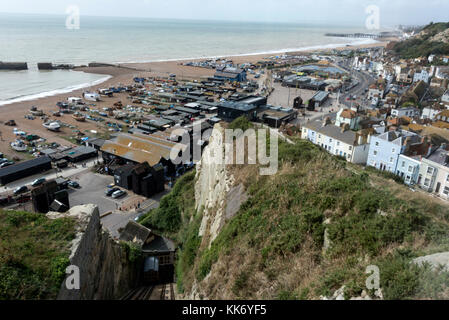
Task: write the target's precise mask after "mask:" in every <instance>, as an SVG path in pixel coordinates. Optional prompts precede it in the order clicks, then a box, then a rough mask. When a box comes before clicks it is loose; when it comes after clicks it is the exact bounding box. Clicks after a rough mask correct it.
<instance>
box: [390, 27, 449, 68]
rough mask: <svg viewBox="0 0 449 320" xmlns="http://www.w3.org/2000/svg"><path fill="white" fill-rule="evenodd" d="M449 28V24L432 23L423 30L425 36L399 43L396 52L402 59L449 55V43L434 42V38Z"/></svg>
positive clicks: (395, 47) (395, 48)
mask: <svg viewBox="0 0 449 320" xmlns="http://www.w3.org/2000/svg"><path fill="white" fill-rule="evenodd" d="M448 28H449V23H435V24H433V23H431V24H429V25H428V26H427V27H425V28H424V29H423V31H422V32H423V36H416V37H413V38H411V39H408V40H406V41H402V42H399V43H397V44H396V45H395V46H394V49H393V50H394V51H395V53H396V54H398V55H399V56H400V57H401V58H404V59H413V58H418V57H428V56H429V55H431V54H449V43H445V42H441V41H432V38H433V37H434V36H435V35H437V34H439V33H441V32H443V31H445V30H446V29H448Z"/></svg>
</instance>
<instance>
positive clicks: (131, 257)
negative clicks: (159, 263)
mask: <svg viewBox="0 0 449 320" xmlns="http://www.w3.org/2000/svg"><path fill="white" fill-rule="evenodd" d="M120 245H121V247H122V248H123V249H124V251H125V252H126V257H127V259H128V261H129V262H136V261H139V259H141V258H142V257H143V255H142V249H141V248H140V247H139V246H138V245H137V244H135V243H132V242H125V241H121V242H120Z"/></svg>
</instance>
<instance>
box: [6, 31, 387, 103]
mask: <svg viewBox="0 0 449 320" xmlns="http://www.w3.org/2000/svg"><path fill="white" fill-rule="evenodd" d="M362 42H370V43H362ZM384 42H385V41H377V40H360V41H354V42H352V43H348V44H328V45H318V46H312V47H303V48H297V49H288V48H287V49H279V50H277V49H275V50H272V51H266V52H254V53H244V54H235V55H218V56H205V57H194V58H175V59H160V60H150V61H132V62H117V63H111V65H113V67H112V68H117V69H118V70H121V69H130V70H132V71H133V72H148V71H150V72H151V66H153V65H158V64H168V63H177V64H181V63H183V62H188V61H200V60H209V59H231V60H237V61H240V60H243V59H246V58H247V59H248V61H245V62H249V61H251V60H249V59H250V58H252V57H253V58H255V57H257V58H258V59H263V58H266V57H270V56H273V55H281V54H301V53H302V54H306V53H312V52H323V51H330V50H344V49H348V48H364V47H371V46H380V45H382V44H383V43H384ZM251 62H253V61H251ZM238 63H240V62H238ZM187 67H188V66H187ZM102 68H106V67H75V68H74V69H72V70H73V71H75V72H85V73H90V74H97V75H105V76H106V77H105V78H102V79H99V80H96V81H94V82H92V83H80V84H74V85H71V86H68V87H65V88H60V89H53V90H49V91H43V92H39V93H33V94H29V95H24V96H20V97H14V98H10V99H7V100H1V101H0V107H3V106H7V105H11V104H15V103H21V102H27V101H32V100H36V101H37V100H40V99H44V98H47V97H53V96H58V95H64V94H68V93H71V92H77V91H78V90H82V89H86V88H91V87H97V86H98V85H101V84H103V83H105V82H107V81H108V80H111V79H113V78H114V77H116V76H117V75H118V74H121V73H120V72H118V73H117V72H113V71H111V70H108V71H107V72H104V71H103V70H101V69H102ZM157 70H158V71H162V70H159V68H157ZM165 73H167V74H169V73H170V72H168V71H167V72H165ZM173 73H174V72H173Z"/></svg>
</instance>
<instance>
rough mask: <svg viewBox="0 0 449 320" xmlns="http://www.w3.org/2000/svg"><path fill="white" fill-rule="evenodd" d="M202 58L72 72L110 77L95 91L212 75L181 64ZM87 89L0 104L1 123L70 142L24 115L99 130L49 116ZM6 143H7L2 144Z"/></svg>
mask: <svg viewBox="0 0 449 320" xmlns="http://www.w3.org/2000/svg"><path fill="white" fill-rule="evenodd" d="M388 42H389V41H384V42H377V43H373V44H365V45H358V46H349V45H347V46H344V47H338V48H327V49H321V50H306V51H300V52H297V53H298V54H299V55H301V54H307V53H313V52H329V51H332V50H346V49H358V48H359V49H363V48H370V47H381V46H384V47H385V46H386V45H387V44H388ZM284 53H285V52H282V51H280V52H277V53H270V54H260V55H251V56H248V55H243V56H242V55H241V56H233V57H224V58H229V59H231V60H233V62H234V63H236V64H242V63H245V62H248V63H255V62H257V61H259V60H261V59H263V58H267V57H272V56H273V55H281V54H284ZM295 53H296V52H291V53H290V54H295ZM204 59H205V58H198V59H196V60H195V59H187V60H182V59H180V60H175V61H162V62H148V63H129V64H121V65H119V66H105V67H80V68H76V69H74V71H82V72H86V73H94V74H99V75H105V76H108V77H109V78H108V79H107V80H105V81H103V82H101V83H97V84H95V85H93V86H91V87H89V90H93V91H94V90H95V91H96V90H98V89H100V88H109V87H113V86H128V85H132V84H133V83H134V81H133V78H134V77H162V78H166V77H168V75H169V74H171V73H174V74H176V75H177V77H178V79H187V80H191V79H198V78H201V77H205V76H206V77H207V76H213V75H214V74H215V70H214V69H207V68H200V67H191V66H184V65H182V63H183V62H186V61H200V60H204ZM84 91H86V88H80V89H76V90H73V91H70V92H65V93H61V94H57V95H52V96H46V97H39V98H37V99H31V100H27V101H20V102H14V103H11V104H5V105H1V106H0V119H2V122H4V121H8V120H15V121H16V123H17V125H16V126H15V127H17V128H19V129H20V130H23V131H25V132H30V133H33V134H36V135H39V136H40V137H43V138H46V139H49V140H51V141H52V142H57V143H59V144H62V145H72V144H71V143H70V142H69V140H67V136H69V135H72V134H73V133H72V132H74V130H73V129H69V128H64V130H62V132H61V133H56V134H55V133H53V132H50V131H48V130H46V129H45V128H44V127H43V126H42V123H41V121H40V120H39V119H36V120H34V121H32V120H27V119H25V118H24V116H25V115H26V114H28V113H29V110H30V108H31V107H33V106H36V107H37V108H38V109H40V110H42V111H43V112H44V113H46V114H48V115H50V116H49V119H50V120H53V121H54V120H62V121H63V122H65V123H67V124H69V125H72V126H74V127H76V129H77V130H80V131H82V132H88V131H90V130H101V128H100V127H99V126H98V124H96V123H93V122H89V121H86V122H84V123H80V122H76V121H75V120H74V119H73V118H72V117H68V116H64V117H62V118H59V119H58V118H56V117H53V116H51V113H52V112H53V111H57V109H58V108H57V107H56V103H57V102H59V101H67V98H68V97H72V96H75V97H76V96H78V97H81V96H82V93H83V92H84ZM118 101H122V102H123V103H124V105H126V104H129V103H128V101H127V96H126V95H125V94H123V93H122V94H116V95H114V98H108V99H105V100H104V101H101V102H97V103H94V104H95V105H96V107H97V108H104V107H110V106H111V105H112V104H113V103H115V102H118ZM0 131H1V133H2V140H3V142H2V143H0V152H2V153H4V154H11V148H10V146H9V142H11V141H14V140H15V139H16V137H15V135H14V133H13V128H12V127H6V126H4V125H1V126H0ZM5 142H8V143H5ZM14 154H15V155H16V156H18V157H23V155H21V154H19V153H14Z"/></svg>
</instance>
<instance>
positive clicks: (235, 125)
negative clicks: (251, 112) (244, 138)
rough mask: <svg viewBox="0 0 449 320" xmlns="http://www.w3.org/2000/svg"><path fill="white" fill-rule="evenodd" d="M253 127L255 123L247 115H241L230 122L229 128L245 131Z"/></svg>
mask: <svg viewBox="0 0 449 320" xmlns="http://www.w3.org/2000/svg"><path fill="white" fill-rule="evenodd" d="M252 128H254V125H253V124H252V123H251V122H250V121H249V120H248V118H247V117H245V116H241V117H239V118H237V119H235V120H234V121H232V122H231V123H230V124H229V129H232V130H237V129H241V130H243V132H245V131H246V130H248V129H252Z"/></svg>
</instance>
